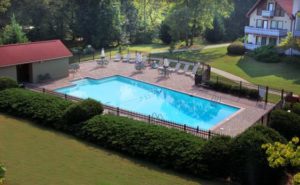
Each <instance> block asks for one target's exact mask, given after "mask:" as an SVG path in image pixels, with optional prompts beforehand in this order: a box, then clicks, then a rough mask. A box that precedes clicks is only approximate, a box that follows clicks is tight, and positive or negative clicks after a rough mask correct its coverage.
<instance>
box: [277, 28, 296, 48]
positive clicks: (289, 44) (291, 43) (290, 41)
mask: <svg viewBox="0 0 300 185" xmlns="http://www.w3.org/2000/svg"><path fill="white" fill-rule="evenodd" d="M279 47H281V48H283V49H285V50H287V49H290V48H291V49H296V50H300V39H299V38H296V37H293V34H292V33H291V32H289V33H288V35H287V36H286V38H285V39H283V40H282V41H281V43H280V45H279Z"/></svg>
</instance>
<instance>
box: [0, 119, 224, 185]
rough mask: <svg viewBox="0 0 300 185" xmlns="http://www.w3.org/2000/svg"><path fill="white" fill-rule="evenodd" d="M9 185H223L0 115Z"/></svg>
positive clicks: (0, 157)
mask: <svg viewBox="0 0 300 185" xmlns="http://www.w3.org/2000/svg"><path fill="white" fill-rule="evenodd" d="M0 161H1V163H3V164H4V165H5V166H6V168H7V170H8V171H7V174H6V178H7V182H6V185H35V184H36V185H54V184H55V185H75V184H78V185H79V184H80V185H124V184H128V185H129V184H130V185H141V184H143V185H196V184H198V185H199V184H205V185H221V184H220V183H215V182H207V181H202V180H199V179H195V178H190V177H186V176H182V175H179V174H176V173H174V172H170V171H166V170H162V169H159V168H157V167H155V166H153V165H150V164H148V163H144V162H141V161H138V160H133V159H130V158H128V157H126V156H122V155H119V154H116V153H112V152H110V151H107V150H104V149H101V148H97V147H95V146H92V145H90V144H87V143H83V142H80V141H78V140H76V139H74V138H72V137H69V136H66V135H64V134H61V133H58V132H55V131H51V130H47V129H43V128H39V127H37V126H35V125H33V124H32V123H30V122H27V121H23V120H17V119H14V118H11V117H8V116H4V115H0Z"/></svg>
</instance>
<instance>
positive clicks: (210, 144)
mask: <svg viewBox="0 0 300 185" xmlns="http://www.w3.org/2000/svg"><path fill="white" fill-rule="evenodd" d="M231 141H232V140H231V138H230V137H225V136H220V137H214V138H212V139H210V140H209V141H207V142H206V143H205V144H204V145H203V147H202V149H201V156H202V160H201V165H202V166H203V168H204V169H207V171H206V172H203V173H204V174H205V176H208V177H209V176H211V177H220V178H226V177H229V175H230V171H229V169H230V144H231Z"/></svg>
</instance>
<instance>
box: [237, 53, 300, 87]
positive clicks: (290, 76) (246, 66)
mask: <svg viewBox="0 0 300 185" xmlns="http://www.w3.org/2000/svg"><path fill="white" fill-rule="evenodd" d="M237 66H238V67H239V68H240V69H242V70H243V71H244V72H245V73H246V74H247V75H248V76H250V77H252V78H257V77H264V76H270V75H273V76H277V77H280V78H283V79H285V80H291V81H293V82H294V84H300V61H299V62H295V61H284V62H280V63H263V62H258V61H256V60H254V59H252V58H250V57H247V56H246V57H242V58H241V59H240V60H239V61H238V63H237Z"/></svg>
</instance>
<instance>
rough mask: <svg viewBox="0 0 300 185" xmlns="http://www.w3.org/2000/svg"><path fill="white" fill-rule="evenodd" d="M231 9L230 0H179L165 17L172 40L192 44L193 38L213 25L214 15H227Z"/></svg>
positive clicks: (187, 44)
mask: <svg viewBox="0 0 300 185" xmlns="http://www.w3.org/2000/svg"><path fill="white" fill-rule="evenodd" d="M232 10H233V7H232V3H231V1H228V0H225V1H220V0H201V1H199V0H190V1H186V0H180V1H178V2H177V3H176V4H175V6H174V7H173V8H172V10H171V11H170V14H168V16H167V17H166V23H167V24H168V25H169V27H170V28H171V31H170V34H171V36H172V39H173V40H174V41H179V40H180V41H185V43H186V46H189V45H193V39H194V37H195V36H196V35H199V33H204V31H205V30H206V29H207V28H212V27H213V20H214V17H215V16H216V15H217V16H223V17H228V16H229V14H230V12H231V11H232Z"/></svg>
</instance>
